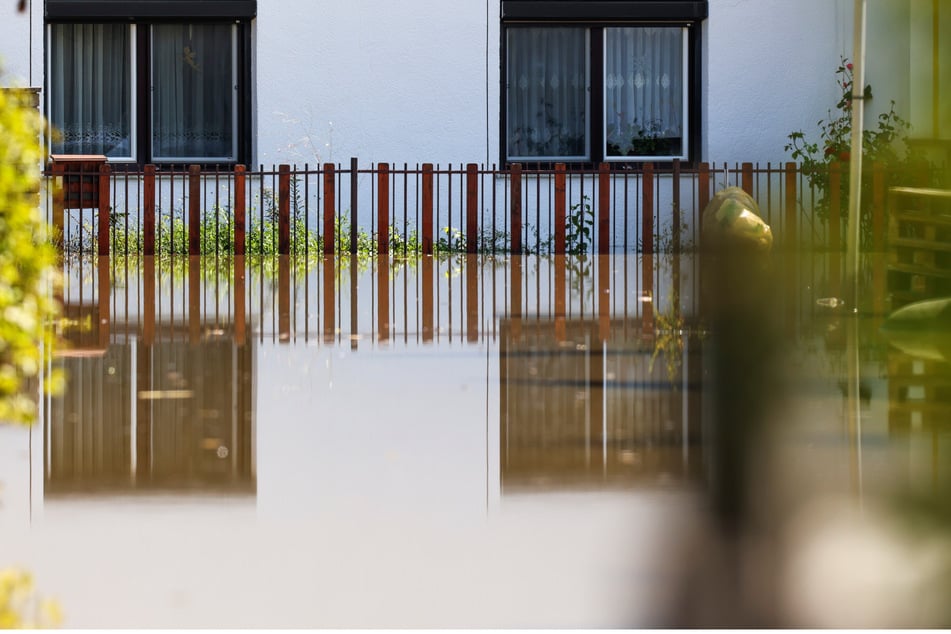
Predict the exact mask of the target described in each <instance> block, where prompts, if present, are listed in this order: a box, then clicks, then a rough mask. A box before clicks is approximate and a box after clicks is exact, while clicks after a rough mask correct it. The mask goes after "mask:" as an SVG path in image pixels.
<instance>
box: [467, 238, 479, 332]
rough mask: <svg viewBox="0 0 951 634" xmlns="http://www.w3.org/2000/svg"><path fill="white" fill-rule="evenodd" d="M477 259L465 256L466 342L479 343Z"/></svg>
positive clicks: (472, 255) (474, 256)
mask: <svg viewBox="0 0 951 634" xmlns="http://www.w3.org/2000/svg"><path fill="white" fill-rule="evenodd" d="M478 273H479V259H478V257H476V255H475V254H473V253H470V254H468V255H466V341H468V342H469V343H475V342H477V341H479V306H480V305H481V304H482V302H480V301H479V275H478Z"/></svg>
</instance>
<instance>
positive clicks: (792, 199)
mask: <svg viewBox="0 0 951 634" xmlns="http://www.w3.org/2000/svg"><path fill="white" fill-rule="evenodd" d="M798 173H799V169H798V167H797V165H796V164H795V163H793V162H792V161H790V162H788V163H786V230H785V233H786V237H785V240H784V241H783V242H784V243H785V245H786V248H787V249H790V250H792V249H795V248H796V244H797V237H796V224H797V222H796V221H797V216H798V213H797V212H796V198H797V196H796V176H797V175H798Z"/></svg>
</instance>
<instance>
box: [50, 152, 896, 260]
mask: <svg viewBox="0 0 951 634" xmlns="http://www.w3.org/2000/svg"><path fill="white" fill-rule="evenodd" d="M102 170H103V173H101V174H82V173H80V174H71V175H66V176H62V175H58V176H57V175H54V174H53V173H52V172H50V173H48V174H47V176H48V178H47V187H46V188H45V191H46V198H45V199H46V210H47V215H48V219H49V220H50V222H51V224H53V225H54V227H55V231H56V232H57V234H58V235H57V238H58V242H60V243H61V244H62V246H63V248H64V250H66V251H67V252H69V253H78V254H82V253H86V252H91V251H96V252H98V253H100V254H118V255H127V254H144V255H156V254H157V255H161V254H189V255H223V254H238V255H241V254H248V255H267V254H293V255H304V256H309V255H312V254H314V255H316V254H331V253H366V254H384V253H390V254H395V255H408V254H410V253H432V252H439V251H442V252H465V253H497V252H504V253H516V254H517V253H532V254H552V253H569V254H580V253H591V254H593V253H601V254H605V253H615V252H626V253H630V252H642V253H653V252H680V251H686V250H690V249H691V248H692V247H694V246H696V245H697V244H698V242H699V236H700V226H701V214H702V211H703V209H704V207H705V206H706V205H707V203H708V202H709V200H710V199H711V197H712V195H713V194H714V193H715V192H716V191H718V190H719V189H722V188H724V187H727V186H739V187H742V188H743V189H744V190H746V191H747V192H748V193H750V194H751V195H752V196H753V197H754V199H755V200H756V201H757V203H758V204H759V207H760V212H761V215H762V216H763V218H764V219H765V220H766V222H767V223H768V224H769V225H770V226H771V228H772V231H773V234H774V237H775V239H776V242H777V243H778V244H779V245H783V246H788V247H795V248H797V249H799V248H807V249H812V250H816V249H818V250H823V249H827V248H830V247H831V248H836V245H841V241H842V235H843V232H842V225H843V222H844V220H843V218H844V215H845V210H844V205H842V204H840V200H839V198H840V187H839V183H841V181H842V179H843V177H844V176H846V174H845V171H846V170H845V167H844V166H843V167H839V166H836V165H833V166H832V168H830V173H829V175H828V182H829V185H828V186H827V188H826V191H817V188H816V187H815V186H814V185H812V184H811V182H812V180H813V179H810V178H809V175H807V174H806V173H804V171H803V169H802V167H801V166H800V165H798V164H795V163H783V164H780V163H777V164H773V163H767V164H766V165H765V166H763V165H760V164H752V163H742V164H739V163H735V164H726V163H723V164H716V163H712V164H708V163H700V164H699V165H696V166H690V167H687V166H681V165H680V163H679V162H678V161H674V162H673V163H672V164H671V165H668V166H663V167H654V166H653V165H652V164H645V165H643V166H642V167H640V168H636V169H627V168H621V167H619V166H612V165H610V164H602V165H600V166H597V167H596V168H593V169H580V168H575V167H573V166H571V165H563V164H559V165H555V166H552V167H548V166H546V167H540V166H535V167H532V166H523V165H518V164H515V165H511V166H507V167H505V168H498V167H496V166H495V165H492V166H489V167H486V166H484V165H475V164H465V165H463V164H459V165H452V164H450V165H448V166H439V165H432V164H416V165H412V166H411V165H408V164H405V163H404V164H403V165H402V166H398V165H392V164H386V163H379V164H371V165H370V166H367V167H360V166H359V164H358V161H357V159H351V161H350V163H349V165H347V166H344V165H341V164H329V163H327V164H323V165H320V166H311V165H307V164H305V165H303V166H290V165H280V166H272V167H270V168H265V167H264V166H260V167H259V168H258V169H253V170H249V169H246V168H244V167H243V166H238V167H236V168H235V169H233V170H227V171H226V170H223V169H220V168H215V169H212V170H207V169H201V168H200V167H198V166H180V167H175V166H163V167H162V168H161V169H158V168H156V167H155V166H146V167H145V168H144V169H142V170H141V171H137V170H129V171H116V170H112V169H110V166H108V165H106V166H104V167H103V168H102ZM870 171H871V173H872V178H871V181H872V186H873V189H874V192H875V195H874V196H873V197H874V198H875V205H876V207H875V208H874V209H873V211H872V215H873V216H876V217H878V218H884V213H885V211H884V207H885V202H884V201H885V192H886V188H887V186H888V184H889V183H890V182H891V180H892V176H893V175H891V174H885V172H884V170H883V169H882V168H881V167H880V166H878V167H875V168H874V169H873V170H870ZM70 179H71V180H70ZM59 180H64V181H67V185H68V184H69V182H83V181H88V182H89V183H90V187H93V188H95V187H96V186H98V187H99V189H98V190H96V191H95V192H86V193H85V194H83V195H73V194H70V193H69V192H70V188H69V187H66V188H65V190H66V192H67V193H66V194H65V195H64V194H63V193H62V192H63V191H64V190H63V188H57V186H56V183H53V182H52V181H59ZM51 185H52V186H51ZM103 188H105V191H99V190H101V189H103ZM57 192H59V193H57ZM100 207H103V208H106V209H108V216H106V215H105V214H100V213H99V212H98V209H99V208H100ZM64 209H65V211H64ZM106 217H108V222H106V221H105V220H104V218H106ZM103 234H105V235H103Z"/></svg>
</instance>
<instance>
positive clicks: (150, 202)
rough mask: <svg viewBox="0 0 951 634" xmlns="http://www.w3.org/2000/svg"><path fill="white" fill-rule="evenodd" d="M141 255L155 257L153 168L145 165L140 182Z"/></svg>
mask: <svg viewBox="0 0 951 634" xmlns="http://www.w3.org/2000/svg"><path fill="white" fill-rule="evenodd" d="M142 204H143V205H144V207H143V210H142V255H148V256H152V255H155V166H154V165H146V166H145V173H144V177H143V180H142Z"/></svg>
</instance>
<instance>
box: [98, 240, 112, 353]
mask: <svg viewBox="0 0 951 634" xmlns="http://www.w3.org/2000/svg"><path fill="white" fill-rule="evenodd" d="M100 255H101V254H100ZM107 255H108V254H107ZM97 268H98V273H99V347H100V348H108V347H109V329H110V326H111V322H112V315H111V314H110V313H111V311H110V310H109V303H110V301H109V300H110V298H111V293H112V284H111V283H110V277H109V260H108V259H107V258H101V259H100V260H99V262H98V267H97Z"/></svg>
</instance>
